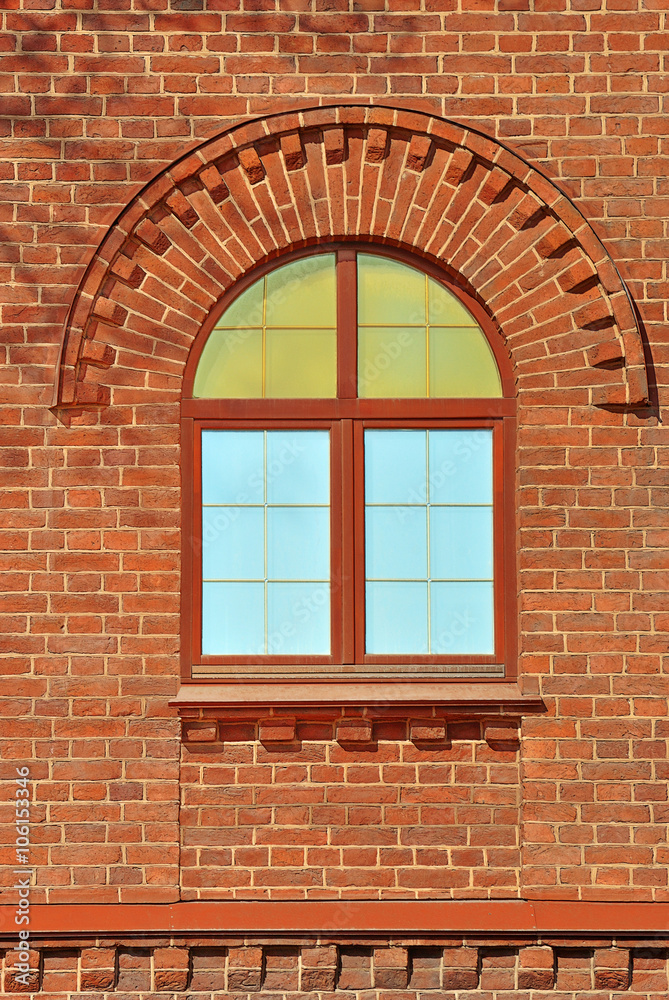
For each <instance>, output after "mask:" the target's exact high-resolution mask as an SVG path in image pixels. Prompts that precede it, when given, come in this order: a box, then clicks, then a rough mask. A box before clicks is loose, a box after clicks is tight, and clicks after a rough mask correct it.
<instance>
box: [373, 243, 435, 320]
mask: <svg viewBox="0 0 669 1000" xmlns="http://www.w3.org/2000/svg"><path fill="white" fill-rule="evenodd" d="M426 298H427V295H426V288H425V275H424V274H423V273H422V272H421V271H416V270H415V269H414V268H413V267H407V265H406V264H401V263H400V262H399V261H397V260H390V259H389V258H387V257H376V256H372V255H371V254H366V253H361V254H358V322H359V323H360V324H362V325H363V326H367V325H368V324H369V325H372V326H398V325H399V326H404V325H410V326H415V325H417V324H418V325H421V324H422V325H423V326H424V325H425V319H426V317H425V310H426Z"/></svg>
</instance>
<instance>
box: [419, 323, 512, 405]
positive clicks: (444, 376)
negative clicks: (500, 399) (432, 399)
mask: <svg viewBox="0 0 669 1000" xmlns="http://www.w3.org/2000/svg"><path fill="white" fill-rule="evenodd" d="M501 395H502V382H501V379H500V376H499V370H498V368H497V362H496V361H495V356H494V355H493V353H492V350H491V349H490V344H489V343H488V341H487V339H486V336H485V334H484V333H483V332H482V331H481V330H479V329H474V328H472V327H450V328H444V327H434V326H432V327H430V396H450V397H453V398H456V399H462V398H466V397H481V396H501Z"/></svg>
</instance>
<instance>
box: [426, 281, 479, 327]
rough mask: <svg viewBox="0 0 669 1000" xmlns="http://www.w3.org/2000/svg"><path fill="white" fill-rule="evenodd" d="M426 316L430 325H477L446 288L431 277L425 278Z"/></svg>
mask: <svg viewBox="0 0 669 1000" xmlns="http://www.w3.org/2000/svg"><path fill="white" fill-rule="evenodd" d="M427 294H428V317H429V322H430V324H432V325H437V324H438V325H439V326H478V323H477V322H476V320H475V319H474V317H473V316H472V314H471V313H470V312H469V311H468V310H467V309H465V307H464V306H463V304H462V302H460V300H459V299H458V298H457V296H455V295H454V294H453V292H449V291H448V289H446V288H444V286H443V285H440V284H439V282H438V281H434V279H433V278H428V280H427Z"/></svg>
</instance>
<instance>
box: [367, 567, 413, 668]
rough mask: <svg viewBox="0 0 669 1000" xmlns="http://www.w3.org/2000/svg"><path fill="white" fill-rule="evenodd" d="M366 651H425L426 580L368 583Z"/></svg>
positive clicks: (400, 652) (409, 652)
mask: <svg viewBox="0 0 669 1000" xmlns="http://www.w3.org/2000/svg"><path fill="white" fill-rule="evenodd" d="M365 614H366V649H367V652H368V653H398V654H402V653H407V654H411V653H414V654H415V653H427V651H428V648H427V638H428V637H427V583H404V582H400V583H368V584H367V587H366V604H365Z"/></svg>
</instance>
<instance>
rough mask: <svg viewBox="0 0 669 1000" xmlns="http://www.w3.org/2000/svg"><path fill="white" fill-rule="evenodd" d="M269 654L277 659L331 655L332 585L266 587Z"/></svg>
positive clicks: (284, 584) (272, 585) (301, 584)
mask: <svg viewBox="0 0 669 1000" xmlns="http://www.w3.org/2000/svg"><path fill="white" fill-rule="evenodd" d="M267 652H268V653H270V654H274V655H275V656H276V655H279V654H282V653H283V654H287V655H291V656H309V655H312V656H316V655H323V654H328V653H329V652H330V587H329V584H323V583H268V584H267Z"/></svg>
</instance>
